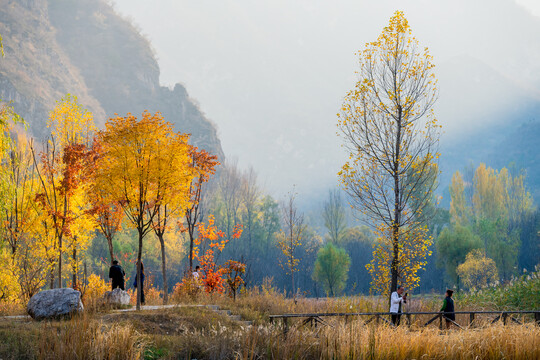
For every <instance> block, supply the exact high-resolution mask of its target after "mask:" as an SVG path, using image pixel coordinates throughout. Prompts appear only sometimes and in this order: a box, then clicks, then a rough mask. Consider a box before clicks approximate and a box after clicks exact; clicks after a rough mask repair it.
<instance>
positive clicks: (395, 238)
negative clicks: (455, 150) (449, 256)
mask: <svg viewBox="0 0 540 360" xmlns="http://www.w3.org/2000/svg"><path fill="white" fill-rule="evenodd" d="M401 116H402V110H401V106H398V119H397V123H396V127H397V129H396V130H397V134H396V143H395V152H396V157H395V159H394V168H393V169H392V170H393V172H394V174H393V177H394V222H393V224H392V247H393V257H392V268H391V275H392V281H391V284H390V294H389V295H390V296H389V299H388V301H389V302H390V301H391V300H390V299H391V296H392V293H393V292H394V291H396V290H397V280H398V267H399V228H400V221H401V216H400V215H401V209H400V206H401V201H400V199H399V196H400V188H399V185H400V184H399V177H400V175H399V162H400V159H401V154H400V148H401V126H402V124H401Z"/></svg>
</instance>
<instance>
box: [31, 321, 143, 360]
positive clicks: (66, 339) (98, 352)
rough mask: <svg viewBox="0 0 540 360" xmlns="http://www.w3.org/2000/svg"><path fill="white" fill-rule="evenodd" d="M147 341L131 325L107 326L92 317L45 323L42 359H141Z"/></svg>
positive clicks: (40, 341) (41, 345)
mask: <svg viewBox="0 0 540 360" xmlns="http://www.w3.org/2000/svg"><path fill="white" fill-rule="evenodd" d="M144 348H145V337H144V336H143V335H141V334H139V333H138V332H137V331H136V330H135V329H134V327H133V326H132V325H131V324H122V325H120V324H104V323H102V322H100V321H98V320H95V319H92V318H90V317H89V316H77V317H74V318H73V319H71V320H70V321H61V322H45V323H43V324H42V328H41V331H40V338H39V345H38V350H37V358H38V359H47V360H48V359H107V360H113V359H118V360H120V359H127V360H128V359H129V360H132V359H133V360H136V359H141V358H142V355H143V351H144Z"/></svg>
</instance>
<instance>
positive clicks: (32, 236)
mask: <svg viewBox="0 0 540 360" xmlns="http://www.w3.org/2000/svg"><path fill="white" fill-rule="evenodd" d="M4 110H6V114H7V113H8V110H9V109H8V108H4ZM6 119H7V118H6ZM7 120H9V119H7ZM7 120H6V122H5V123H6V124H8V122H9V121H7ZM6 126H7V125H6ZM48 126H49V127H50V130H51V135H50V137H49V138H48V140H47V142H46V143H45V144H43V146H42V148H41V149H38V148H37V146H36V144H35V143H34V142H33V141H29V140H28V139H27V138H26V137H25V136H24V132H23V131H22V130H21V131H20V133H21V134H22V135H20V136H18V137H15V140H13V141H12V142H10V141H8V140H9V137H7V138H6V139H7V140H6V141H4V143H5V144H6V146H5V148H4V149H3V150H4V151H3V152H4V153H5V154H7V155H9V156H8V158H9V159H11V161H10V162H7V163H4V165H5V166H4V167H3V168H2V175H3V176H4V177H5V179H6V180H9V181H7V182H6V188H5V193H6V197H7V198H8V199H10V202H9V204H8V205H6V207H5V213H6V216H5V219H7V222H6V224H5V225H6V226H5V228H6V229H7V230H8V231H9V234H8V235H7V238H8V243H9V244H10V245H11V246H10V249H11V254H7V253H6V254H2V256H3V257H11V258H10V259H8V260H9V261H7V260H6V261H5V262H4V261H3V263H5V264H7V265H9V266H8V269H5V270H4V271H3V272H2V273H0V278H2V279H1V280H0V282H5V283H6V287H5V289H6V293H7V292H8V290H7V289H9V293H10V296H11V293H13V292H15V290H14V289H16V288H19V290H21V289H26V290H24V291H23V292H24V297H27V298H28V297H30V296H32V295H33V293H35V292H36V291H38V290H39V289H40V288H41V287H43V286H44V285H45V283H46V282H48V284H49V286H50V287H51V288H52V287H62V286H64V284H65V280H66V278H67V276H66V275H67V274H68V273H70V275H71V284H70V285H71V286H72V287H74V288H80V286H81V281H80V279H79V277H80V274H81V269H80V268H81V259H82V258H83V255H84V253H85V251H86V249H87V247H88V245H89V243H90V240H91V238H92V237H93V236H94V232H95V231H96V230H99V231H100V232H101V233H102V234H103V235H104V237H105V239H107V242H108V244H109V253H110V257H111V261H112V260H113V258H114V249H113V245H112V244H113V241H112V240H113V238H114V236H115V234H116V233H117V232H118V231H119V230H120V227H121V225H122V223H124V224H128V225H129V226H131V227H133V228H135V229H136V230H137V234H138V261H137V263H138V272H139V274H140V268H141V266H140V264H141V253H142V249H143V240H144V238H145V236H146V235H147V234H148V233H150V232H154V233H155V235H156V237H157V238H158V239H159V240H160V243H161V247H162V263H163V277H164V286H165V288H166V287H167V283H166V272H165V262H166V257H165V251H164V240H163V237H164V235H165V233H166V232H167V231H169V230H171V229H172V228H178V227H179V226H180V225H181V224H182V225H183V223H184V218H188V219H189V220H191V222H189V221H188V224H189V225H190V226H191V228H192V230H193V228H194V227H195V226H196V225H197V216H193V215H194V214H196V212H197V204H196V203H197V202H198V201H199V199H200V192H201V185H202V184H203V183H204V182H206V181H208V179H209V177H210V175H211V174H213V173H214V171H215V166H217V165H218V164H219V163H218V162H217V159H216V157H215V156H212V155H210V154H208V153H207V152H205V151H204V150H199V149H197V148H196V147H193V146H191V145H190V144H188V140H189V135H187V134H182V133H178V132H175V131H174V129H173V126H172V125H171V124H170V123H168V122H166V121H165V120H164V119H163V116H162V115H161V114H160V113H156V114H151V113H149V112H144V113H143V114H142V116H141V117H140V119H138V118H137V117H136V116H134V115H131V114H128V115H127V116H124V117H122V116H117V117H114V118H111V119H109V120H108V121H107V122H106V124H105V129H103V130H101V131H97V129H96V127H95V125H94V121H93V117H92V114H91V113H90V112H89V111H87V110H85V109H84V108H83V107H82V106H81V105H80V104H79V103H78V102H77V98H76V97H75V96H71V95H69V94H68V95H66V97H64V98H63V99H62V100H61V101H58V103H57V105H56V107H55V108H54V110H53V111H51V114H50V118H49V121H48ZM190 235H191V236H193V231H192V232H190ZM8 255H10V256H8ZM66 261H67V263H68V266H69V270H70V271H66V269H65V268H64V265H65V264H64V262H66ZM22 274H28V276H26V275H22ZM138 278H141V277H140V276H139V277H138ZM139 285H140V284H139ZM139 293H140V292H139ZM6 296H7V295H6ZM164 301H165V302H166V301H167V297H166V295H165V296H164ZM137 305H138V307H139V306H140V299H138V302H137Z"/></svg>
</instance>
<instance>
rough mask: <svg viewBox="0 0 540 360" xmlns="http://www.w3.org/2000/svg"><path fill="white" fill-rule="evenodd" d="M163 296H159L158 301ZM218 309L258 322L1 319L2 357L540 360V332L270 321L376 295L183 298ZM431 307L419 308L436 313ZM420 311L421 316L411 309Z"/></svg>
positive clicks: (376, 302)
mask: <svg viewBox="0 0 540 360" xmlns="http://www.w3.org/2000/svg"><path fill="white" fill-rule="evenodd" d="M157 300H158V299H155V301H157ZM176 301H179V302H180V301H181V302H182V303H183V304H184V305H186V303H188V302H196V303H214V304H218V305H220V306H221V307H222V308H229V309H231V310H232V311H233V313H236V314H241V315H242V317H243V319H246V320H251V321H253V326H246V325H244V324H243V323H242V322H237V321H233V320H231V319H230V318H228V317H227V316H224V315H220V314H217V313H216V312H213V311H211V310H210V309H207V308H204V307H200V306H199V307H195V306H180V307H175V308H170V309H160V310H152V311H142V312H114V311H111V310H105V309H90V311H88V312H87V313H86V314H85V315H84V316H79V317H75V318H73V319H71V320H65V321H49V322H34V321H31V320H27V319H7V318H3V319H0V339H2V341H0V359H538V358H540V327H539V326H535V325H534V324H532V323H529V324H525V325H514V324H511V325H507V326H503V325H502V324H500V323H499V324H494V325H491V326H482V325H481V324H480V326H479V327H476V328H471V329H466V330H457V329H451V330H444V331H440V330H439V329H438V328H437V327H436V326H433V327H428V328H420V327H417V326H413V327H411V328H410V329H409V328H408V327H405V326H404V327H400V328H398V329H394V328H390V327H388V326H386V325H380V326H376V325H369V326H366V325H364V324H363V323H362V322H361V321H349V322H347V323H345V322H344V321H342V320H338V319H329V320H328V323H329V325H330V326H318V327H309V326H299V322H296V323H294V324H292V326H291V329H290V331H289V333H288V336H287V337H286V338H284V337H283V332H282V327H281V324H280V323H278V324H270V322H269V321H268V315H269V314H271V313H272V314H274V313H277V314H279V313H291V312H299V313H300V312H333V311H350V312H355V311H379V310H382V311H384V308H385V306H384V301H381V300H380V299H377V298H363V297H356V298H339V299H327V300H313V299H299V300H298V301H297V303H296V304H295V303H294V302H293V301H292V300H290V299H286V298H285V297H284V296H283V295H282V294H279V293H278V292H275V291H272V290H266V291H264V290H263V291H254V292H250V293H248V294H243V296H242V297H241V298H240V299H239V300H238V301H236V302H233V301H232V300H230V299H229V298H227V297H221V296H213V297H206V296H202V295H201V296H198V297H197V298H194V299H193V298H192V299H178V298H177V299H176ZM437 305H438V304H437V301H435V300H433V301H430V300H423V301H420V300H419V301H417V302H416V303H415V304H414V307H415V308H414V310H415V311H416V310H426V311H428V310H433V308H434V307H436V306H437ZM411 311H413V309H411Z"/></svg>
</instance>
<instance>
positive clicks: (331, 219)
mask: <svg viewBox="0 0 540 360" xmlns="http://www.w3.org/2000/svg"><path fill="white" fill-rule="evenodd" d="M322 215H323V219H324V226H326V228H327V229H328V233H329V236H330V239H331V241H332V242H333V243H334V244H338V243H339V242H340V240H341V238H342V237H343V235H344V234H345V230H346V228H347V222H346V220H345V208H344V206H343V202H342V200H341V194H340V191H339V190H337V189H334V190H330V191H329V192H328V201H325V202H324V208H323V214H322Z"/></svg>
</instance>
